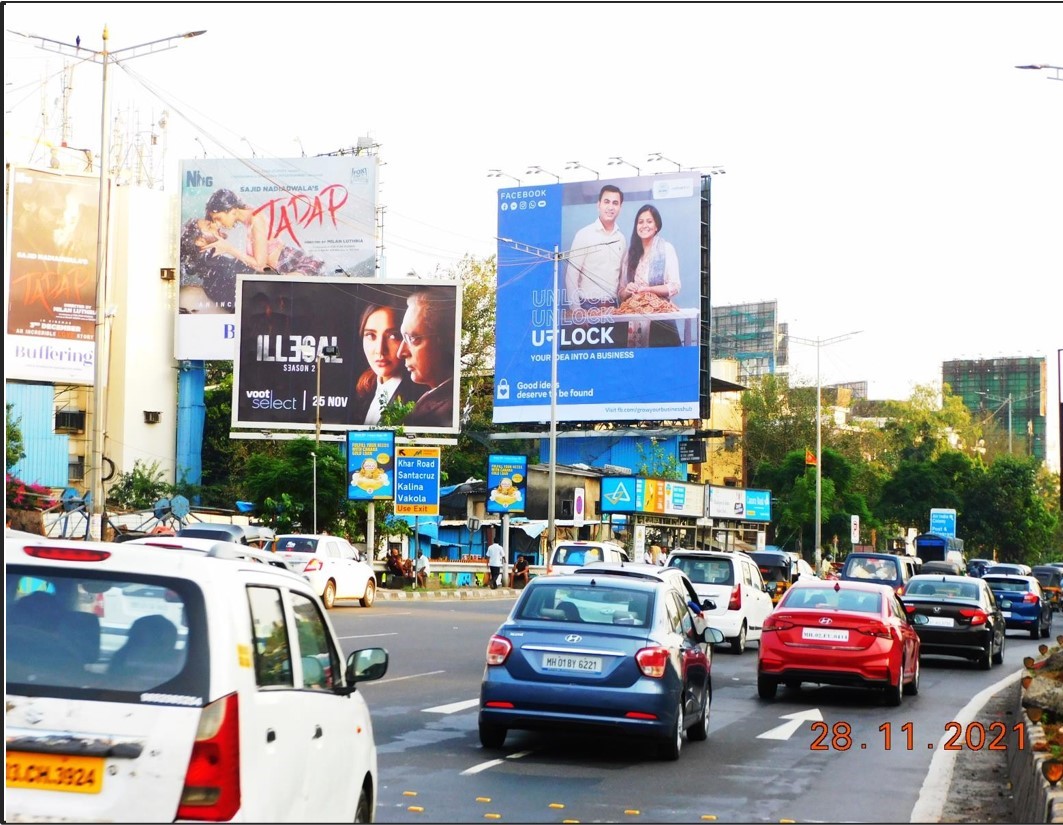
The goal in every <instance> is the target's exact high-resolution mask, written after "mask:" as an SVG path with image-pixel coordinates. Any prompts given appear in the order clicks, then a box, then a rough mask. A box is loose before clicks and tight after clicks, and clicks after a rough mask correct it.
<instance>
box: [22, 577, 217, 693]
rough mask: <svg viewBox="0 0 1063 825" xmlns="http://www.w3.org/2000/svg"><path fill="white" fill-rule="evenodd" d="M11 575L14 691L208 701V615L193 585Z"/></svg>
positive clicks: (151, 579) (138, 579)
mask: <svg viewBox="0 0 1063 825" xmlns="http://www.w3.org/2000/svg"><path fill="white" fill-rule="evenodd" d="M6 574H7V605H6V618H7V672H6V683H7V690H8V692H9V693H16V694H21V695H29V696H81V697H83V696H85V692H86V691H87V692H89V694H90V696H91V698H98V699H103V700H107V701H126V702H137V701H152V702H167V701H169V700H168V699H167V698H166V697H172V699H173V701H174V703H178V704H193V705H199V704H205V703H206V697H207V689H208V685H209V681H210V670H209V655H208V654H209V651H208V645H207V631H206V617H205V612H204V606H203V594H202V592H201V591H200V590H199V588H198V587H197V586H196V585H194V584H193V583H192V582H189V581H187V580H185V579H169V578H165V577H160V576H144V575H132V574H121V575H114V574H109V575H107V576H103V575H101V574H99V573H98V572H97V571H91V572H90V571H85V570H83V569H74V570H59V569H57V568H54V567H33V566H28V565H26V566H24V565H11V566H9V567H8V568H7V570H6ZM160 697H162V698H160Z"/></svg>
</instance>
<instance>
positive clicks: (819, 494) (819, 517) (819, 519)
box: [789, 329, 863, 570]
mask: <svg viewBox="0 0 1063 825" xmlns="http://www.w3.org/2000/svg"><path fill="white" fill-rule="evenodd" d="M861 332H863V330H859V329H858V330H855V331H854V332H846V333H843V334H841V335H835V336H834V337H833V338H801V337H799V336H797V335H791V336H789V338H790V340H791V341H793V342H794V343H795V344H807V345H809V346H814V347H815V348H816V550H815V556H814V559H815V567H816V569H817V570H818V569H819V566H820V563H821V561H822V552H823V551H822V548H821V546H820V545H822V543H823V385H822V384H821V383H820V373H819V351H820V349H822V348H823V347H825V346H829V345H830V344H837V343H838V342H840V341H847V340H848V339H850V338H852V337H853V336H854V335H859V334H860V333H861Z"/></svg>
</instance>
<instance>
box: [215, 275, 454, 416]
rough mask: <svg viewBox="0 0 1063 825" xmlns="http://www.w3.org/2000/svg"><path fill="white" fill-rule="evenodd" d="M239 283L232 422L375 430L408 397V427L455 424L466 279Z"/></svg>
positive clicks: (262, 279) (250, 279)
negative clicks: (462, 308) (462, 284)
mask: <svg viewBox="0 0 1063 825" xmlns="http://www.w3.org/2000/svg"><path fill="white" fill-rule="evenodd" d="M236 286H237V289H236V296H237V301H236V303H237V316H236V319H237V325H238V330H239V348H238V352H237V357H236V360H235V363H234V365H233V402H232V425H233V426H234V427H250V428H254V429H257V430H263V429H286V430H315V429H316V428H317V426H318V422H319V421H320V425H321V427H322V429H323V430H354V429H369V428H374V427H380V426H382V416H383V412H384V410H385V409H387V408H388V407H389V405H394V404H396V403H398V402H402V403H403V404H406V405H410V409H409V411H408V412H407V413H406V415H405V417H404V418H403V419H402V421H401V422H400V423H401V425H402V426H403V427H405V428H406V430H408V431H410V432H424V433H454V432H457V430H458V412H459V410H458V386H459V384H460V378H461V376H460V367H459V356H460V347H459V346H457V345H456V342H458V341H460V340H461V339H460V324H461V287H460V284H459V283H458V282H456V281H426V280H410V279H403V280H401V281H400V280H385V279H378V278H370V279H361V280H359V279H353V278H335V277H313V276H305V275H302V276H300V275H289V276H263V275H256V276H250V275H241V276H239V278H238V279H237V285H236ZM333 348H334V349H333ZM319 369H320V373H319V372H318V370H319ZM392 409H394V407H393V406H392Z"/></svg>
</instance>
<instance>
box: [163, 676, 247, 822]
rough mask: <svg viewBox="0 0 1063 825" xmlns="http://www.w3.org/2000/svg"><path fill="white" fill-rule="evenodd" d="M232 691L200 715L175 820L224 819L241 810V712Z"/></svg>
mask: <svg viewBox="0 0 1063 825" xmlns="http://www.w3.org/2000/svg"><path fill="white" fill-rule="evenodd" d="M239 708H240V704H239V700H238V699H237V696H236V694H235V693H230V694H229V695H228V696H223V697H222V698H221V699H217V700H216V701H214V702H211V703H210V704H209V705H207V706H206V707H205V708H203V712H202V713H201V714H200V716H199V728H198V729H197V730H196V741H195V743H194V744H193V745H192V757H191V759H189V760H188V771H187V772H186V773H185V786H184V788H183V789H182V790H181V804H180V805H179V806H178V807H177V816H176V817H175V818H176V819H194V820H206V821H212V822H218V821H220V822H227V821H228V820H230V819H232V818H233V817H234V816H235V815H236V813H237V811H239V810H240V713H239Z"/></svg>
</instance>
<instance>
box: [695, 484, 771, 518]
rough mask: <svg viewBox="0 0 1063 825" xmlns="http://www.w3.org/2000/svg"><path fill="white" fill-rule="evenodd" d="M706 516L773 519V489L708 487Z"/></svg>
mask: <svg viewBox="0 0 1063 825" xmlns="http://www.w3.org/2000/svg"><path fill="white" fill-rule="evenodd" d="M706 489H707V491H708V492H707V493H706V499H705V516H706V517H708V518H711V519H725V520H733V521H764V522H769V521H771V490H746V489H744V488H742V487H711V486H710V487H707V488H706Z"/></svg>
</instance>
